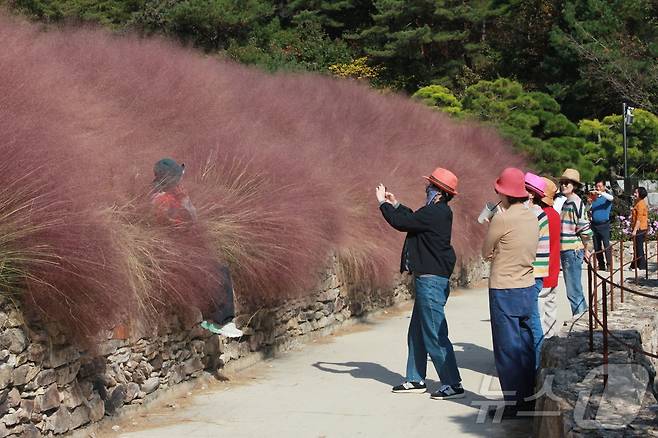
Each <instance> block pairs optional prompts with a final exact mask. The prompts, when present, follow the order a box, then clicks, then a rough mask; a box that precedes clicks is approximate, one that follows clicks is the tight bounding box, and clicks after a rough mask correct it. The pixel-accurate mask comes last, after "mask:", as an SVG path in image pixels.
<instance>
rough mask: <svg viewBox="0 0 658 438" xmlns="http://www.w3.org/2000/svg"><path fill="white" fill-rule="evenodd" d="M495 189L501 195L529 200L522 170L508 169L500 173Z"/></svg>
mask: <svg viewBox="0 0 658 438" xmlns="http://www.w3.org/2000/svg"><path fill="white" fill-rule="evenodd" d="M494 188H495V189H496V191H497V192H498V193H500V194H503V195H505V196H510V197H512V198H527V197H528V192H526V190H525V175H524V173H523V171H522V170H521V169H517V168H515V167H508V168H506V169H505V170H503V171H502V172H501V173H500V176H499V177H498V179H497V180H496V183H495V184H494Z"/></svg>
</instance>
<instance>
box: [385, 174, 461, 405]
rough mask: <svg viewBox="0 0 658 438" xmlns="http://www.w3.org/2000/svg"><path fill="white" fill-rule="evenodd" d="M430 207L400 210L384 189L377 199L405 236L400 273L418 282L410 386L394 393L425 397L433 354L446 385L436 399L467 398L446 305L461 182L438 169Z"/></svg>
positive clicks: (411, 333) (429, 194) (428, 197)
mask: <svg viewBox="0 0 658 438" xmlns="http://www.w3.org/2000/svg"><path fill="white" fill-rule="evenodd" d="M424 178H425V179H426V180H427V182H428V184H427V186H426V187H425V195H426V199H425V205H424V206H423V207H421V208H419V209H418V210H416V211H415V212H414V211H413V210H411V209H410V208H409V207H406V206H404V205H402V204H400V203H399V202H398V201H397V199H396V198H395V195H394V194H393V193H390V192H387V191H386V188H385V187H384V185H383V184H380V185H378V186H377V189H376V191H375V194H376V196H377V200H378V201H379V208H380V210H381V212H382V215H383V216H384V219H386V222H388V223H389V224H390V225H391V226H392V227H393V228H395V229H396V230H398V231H402V232H406V233H407V237H406V239H405V241H404V246H403V248H402V257H401V260H400V272H409V273H411V274H413V276H414V285H415V289H416V299H415V301H414V308H413V311H412V314H411V321H410V323H409V333H408V335H407V345H408V349H409V353H408V356H407V376H406V381H405V382H404V383H402V384H400V385H397V386H395V387H393V389H392V390H393V392H395V393H416V392H419V393H422V392H425V391H426V390H427V386H426V384H425V377H426V372H427V355H428V354H429V356H430V358H431V359H432V363H433V364H434V368H436V372H437V374H438V375H439V378H440V379H441V387H440V388H439V390H438V391H436V392H434V393H432V395H431V398H433V399H452V398H461V397H464V388H463V387H462V384H461V380H462V379H461V376H460V375H459V370H458V368H457V360H456V359H455V352H454V349H453V347H452V343H451V342H450V339H448V323H447V321H446V316H445V305H446V302H447V301H448V295H449V294H450V276H451V275H452V271H453V269H454V267H455V261H456V256H455V251H454V249H453V248H452V244H451V242H450V240H451V237H452V210H451V209H450V207H449V206H448V202H450V201H451V200H452V198H453V197H454V196H455V195H456V194H457V177H456V176H455V174H454V173H452V172H450V171H449V170H447V169H442V168H440V167H439V168H437V169H435V170H434V172H432V174H431V175H430V176H426V177H424Z"/></svg>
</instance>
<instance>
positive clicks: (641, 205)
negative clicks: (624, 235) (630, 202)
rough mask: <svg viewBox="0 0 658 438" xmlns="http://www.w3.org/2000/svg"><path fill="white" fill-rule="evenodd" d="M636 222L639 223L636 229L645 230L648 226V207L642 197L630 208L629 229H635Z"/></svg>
mask: <svg viewBox="0 0 658 438" xmlns="http://www.w3.org/2000/svg"><path fill="white" fill-rule="evenodd" d="M638 222H639V224H640V226H639V228H638V230H642V231H645V230H647V229H648V228H649V207H648V206H647V202H646V200H644V199H640V200H638V201H637V202H636V203H635V206H634V207H633V210H631V230H634V229H635V225H636V224H637V223H638Z"/></svg>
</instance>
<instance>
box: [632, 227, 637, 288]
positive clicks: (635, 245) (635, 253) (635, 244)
mask: <svg viewBox="0 0 658 438" xmlns="http://www.w3.org/2000/svg"><path fill="white" fill-rule="evenodd" d="M633 269H635V282H636V283H637V236H633Z"/></svg>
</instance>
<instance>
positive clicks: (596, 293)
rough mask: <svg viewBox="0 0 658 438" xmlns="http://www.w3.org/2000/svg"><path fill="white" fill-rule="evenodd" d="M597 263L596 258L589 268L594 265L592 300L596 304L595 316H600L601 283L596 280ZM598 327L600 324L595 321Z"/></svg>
mask: <svg viewBox="0 0 658 438" xmlns="http://www.w3.org/2000/svg"><path fill="white" fill-rule="evenodd" d="M590 260H591V258H590ZM596 263H597V262H596V257H594V261H593V262H591V263H590V264H589V266H592V264H593V265H594V267H593V269H592V286H593V288H592V297H591V298H590V299H591V300H592V301H593V302H594V314H595V315H598V314H599V282H598V280H597V278H596V272H597V269H596ZM598 326H599V324H598V323H597V322H596V321H594V327H598Z"/></svg>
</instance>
